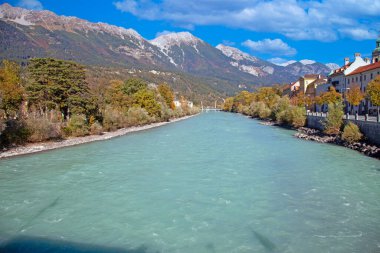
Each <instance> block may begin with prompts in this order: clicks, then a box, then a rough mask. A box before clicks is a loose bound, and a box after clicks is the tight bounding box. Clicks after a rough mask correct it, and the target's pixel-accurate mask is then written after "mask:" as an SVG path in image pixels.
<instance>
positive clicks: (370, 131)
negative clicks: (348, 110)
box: [306, 115, 380, 146]
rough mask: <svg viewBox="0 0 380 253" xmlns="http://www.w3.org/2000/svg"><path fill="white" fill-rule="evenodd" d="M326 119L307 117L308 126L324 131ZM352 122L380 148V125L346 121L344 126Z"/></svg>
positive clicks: (368, 122)
mask: <svg viewBox="0 0 380 253" xmlns="http://www.w3.org/2000/svg"><path fill="white" fill-rule="evenodd" d="M325 120H326V118H325V117H320V116H312V115H308V116H307V122H306V126H307V127H310V128H314V129H318V130H323V129H324V126H323V122H324V121H325ZM348 122H352V123H354V124H356V125H357V126H358V127H359V129H360V131H361V132H362V133H363V134H364V136H365V137H366V138H367V139H368V140H369V141H370V142H371V143H373V144H376V145H377V146H380V123H377V122H374V121H361V120H351V119H350V120H344V124H347V123H348Z"/></svg>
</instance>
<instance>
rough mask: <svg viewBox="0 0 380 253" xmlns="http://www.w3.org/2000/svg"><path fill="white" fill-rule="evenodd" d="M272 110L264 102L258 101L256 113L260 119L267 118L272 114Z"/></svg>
mask: <svg viewBox="0 0 380 253" xmlns="http://www.w3.org/2000/svg"><path fill="white" fill-rule="evenodd" d="M271 114H272V111H271V109H269V107H268V106H267V105H266V104H265V103H264V102H261V101H260V102H257V107H256V115H257V116H258V117H259V118H260V119H267V118H269V117H270V116H271Z"/></svg>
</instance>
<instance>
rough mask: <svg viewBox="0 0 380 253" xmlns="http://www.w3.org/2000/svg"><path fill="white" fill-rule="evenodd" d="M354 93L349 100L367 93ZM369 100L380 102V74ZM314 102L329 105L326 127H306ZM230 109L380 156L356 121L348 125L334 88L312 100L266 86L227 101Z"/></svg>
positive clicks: (370, 88) (315, 138)
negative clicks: (321, 128)
mask: <svg viewBox="0 0 380 253" xmlns="http://www.w3.org/2000/svg"><path fill="white" fill-rule="evenodd" d="M356 93H357V91H355V93H351V94H350V96H349V98H348V99H352V100H357V98H358V97H364V96H365V94H356ZM366 96H367V97H368V99H369V100H371V102H372V103H373V104H374V105H380V101H379V98H380V77H378V78H376V79H374V81H372V82H371V83H370V84H369V85H368V88H367V94H366ZM314 104H319V105H323V104H328V115H327V117H326V120H325V122H324V130H323V131H322V132H321V131H319V130H314V129H308V128H305V127H304V126H305V124H306V108H310V107H311V106H312V105H314ZM222 109H223V110H224V111H227V112H235V113H241V114H243V115H247V116H250V117H253V118H258V119H261V120H265V121H269V122H273V123H274V124H277V125H280V126H285V127H290V128H295V129H298V132H297V133H296V134H295V136H296V137H298V138H303V139H308V140H313V141H318V142H323V143H334V144H337V145H342V146H345V147H348V148H351V149H354V150H357V151H360V152H362V153H364V154H366V155H369V156H372V157H377V158H379V157H380V148H378V147H376V146H373V145H370V144H367V143H365V136H363V134H362V133H361V132H360V129H359V127H358V126H357V125H355V124H354V123H349V124H347V125H344V121H343V116H344V111H343V110H344V106H343V99H342V96H341V94H340V93H338V92H336V90H335V89H334V88H330V89H329V90H328V91H327V92H324V93H322V94H321V96H317V97H315V98H314V99H311V98H309V97H307V96H305V95H304V94H302V93H298V94H296V95H294V96H292V97H291V98H290V97H289V96H288V95H285V94H283V90H282V88H281V87H280V86H274V87H262V88H259V89H258V90H257V91H256V92H253V93H251V92H248V91H242V92H240V93H239V94H237V95H236V96H234V97H229V98H227V99H226V100H225V103H224V105H223V108H222Z"/></svg>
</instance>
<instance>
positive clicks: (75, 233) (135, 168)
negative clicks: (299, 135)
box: [0, 112, 380, 253]
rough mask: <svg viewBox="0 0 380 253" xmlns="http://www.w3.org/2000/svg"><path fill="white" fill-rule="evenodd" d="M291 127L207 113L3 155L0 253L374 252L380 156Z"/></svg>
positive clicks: (378, 236) (379, 232) (379, 218)
mask: <svg viewBox="0 0 380 253" xmlns="http://www.w3.org/2000/svg"><path fill="white" fill-rule="evenodd" d="M293 133H294V131H291V130H286V129H281V128H278V127H270V126H263V125H260V124H259V122H258V121H256V120H252V119H248V118H246V117H243V116H240V115H235V114H228V113H222V112H212V113H203V114H201V115H199V116H196V117H193V118H191V119H188V120H184V121H180V122H176V123H173V124H169V125H166V126H163V127H159V128H155V129H151V130H148V131H143V132H138V133H133V134H129V135H126V136H122V137H118V138H115V139H112V140H108V141H102V142H95V143H89V144H85V145H80V146H75V147H70V148H64V149H59V150H54V151H50V152H45V153H39V154H34V155H29V156H23V157H16V158H11V159H6V160H2V161H0V251H1V249H3V251H4V252H6V249H7V248H8V249H10V248H12V247H13V249H15V248H18V249H21V250H24V252H26V251H25V250H26V249H31V251H29V252H38V251H40V252H41V251H42V250H41V249H43V248H44V247H45V248H46V247H52V248H53V249H54V247H56V248H58V249H60V250H61V252H85V251H81V250H85V249H96V250H99V251H96V252H125V253H149V252H184V253H187V252H192V253H201V252H226V253H228V252H259V253H260V252H263V253H266V252H307V253H313V252H315V253H317V252H318V253H319V252H342V253H343V252H345V253H346V252H371V253H372V252H380V162H379V161H378V160H375V159H371V158H368V157H365V156H363V155H361V154H359V153H357V152H355V151H351V150H349V149H345V148H342V147H338V146H333V145H327V144H319V143H314V142H309V141H304V140H299V139H296V138H294V137H292V135H293ZM44 252H47V251H44ZM49 252H50V251H49ZM94 252H95V251H94Z"/></svg>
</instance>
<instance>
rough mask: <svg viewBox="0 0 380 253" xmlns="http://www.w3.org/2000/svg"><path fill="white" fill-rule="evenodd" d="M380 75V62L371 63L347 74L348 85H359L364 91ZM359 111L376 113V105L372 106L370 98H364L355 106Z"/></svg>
mask: <svg viewBox="0 0 380 253" xmlns="http://www.w3.org/2000/svg"><path fill="white" fill-rule="evenodd" d="M378 75H380V62H379V61H377V62H375V63H372V64H369V65H367V66H363V67H360V68H358V69H356V70H355V71H353V72H351V73H350V74H349V75H347V76H346V86H347V87H348V88H350V87H352V86H354V85H358V86H359V87H360V89H361V91H362V92H365V91H366V88H367V85H368V83H369V82H371V81H372V80H373V79H375V78H376V76H378ZM354 110H355V111H357V112H358V113H367V112H368V113H369V114H374V113H375V111H376V107H375V106H372V104H371V102H370V101H368V100H363V101H362V103H361V104H360V105H359V106H358V107H355V108H354Z"/></svg>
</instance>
